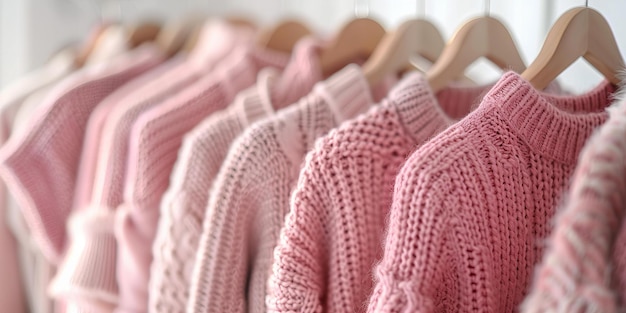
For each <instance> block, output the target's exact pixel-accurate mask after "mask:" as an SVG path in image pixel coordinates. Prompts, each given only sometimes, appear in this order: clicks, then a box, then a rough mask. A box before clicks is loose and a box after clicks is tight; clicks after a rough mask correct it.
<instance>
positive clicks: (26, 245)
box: [0, 49, 75, 313]
mask: <svg viewBox="0 0 626 313" xmlns="http://www.w3.org/2000/svg"><path fill="white" fill-rule="evenodd" d="M74 58H75V51H74V50H73V49H64V50H63V51H61V52H59V53H58V54H57V55H56V56H54V57H53V58H52V59H51V60H50V62H48V63H47V64H46V65H44V66H43V67H41V68H40V69H37V70H35V71H33V72H31V73H28V74H27V75H26V76H24V77H22V78H20V79H18V80H17V81H15V82H13V83H12V84H10V85H8V86H7V87H5V88H3V89H2V90H0V144H5V143H6V142H7V140H8V139H9V137H10V136H11V135H12V134H13V130H14V129H15V128H16V127H14V125H15V118H16V117H17V115H18V111H19V110H20V109H21V107H22V105H23V104H24V103H25V102H28V100H29V99H30V98H31V97H32V95H33V94H37V93H40V92H43V90H45V89H49V88H50V85H52V84H54V83H56V82H58V81H59V80H61V79H62V78H63V77H65V76H66V75H68V74H69V73H71V71H73V70H74V68H75V66H74V62H73V60H74ZM22 122H25V121H22ZM12 200H13V199H12V197H11V196H10V194H9V193H8V190H7V189H6V186H5V185H4V182H0V256H2V257H1V258H0V277H2V284H0V303H2V309H3V311H7V312H16V313H22V312H26V311H27V310H28V309H27V307H30V308H31V310H33V309H32V308H33V307H35V308H36V307H38V304H41V303H42V302H44V301H37V299H38V295H39V294H38V293H37V292H36V291H37V289H38V286H34V285H32V284H31V282H32V281H33V280H34V279H30V278H31V277H32V276H34V274H36V270H35V269H33V267H31V265H32V264H29V263H27V262H29V261H31V260H32V259H33V258H32V257H31V256H30V255H29V254H30V253H31V251H32V249H31V248H32V247H33V245H32V242H31V241H30V240H29V239H30V236H29V232H28V229H27V228H26V227H19V226H22V225H23V224H18V223H14V221H15V220H23V218H22V217H21V216H16V215H21V212H15V207H14V206H10V202H12ZM20 274H21V275H20ZM31 274H32V275H31ZM39 290H41V288H39ZM27 303H28V306H27V305H26V304H27Z"/></svg>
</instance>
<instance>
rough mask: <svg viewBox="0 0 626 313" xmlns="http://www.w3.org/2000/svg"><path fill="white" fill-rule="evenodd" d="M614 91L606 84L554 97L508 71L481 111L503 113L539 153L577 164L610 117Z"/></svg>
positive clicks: (484, 102)
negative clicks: (609, 110) (595, 130)
mask: <svg viewBox="0 0 626 313" xmlns="http://www.w3.org/2000/svg"><path fill="white" fill-rule="evenodd" d="M613 92H615V87H614V86H612V85H611V84H610V83H609V82H607V81H604V82H602V83H601V84H600V85H598V86H597V87H596V88H594V89H593V90H591V91H589V92H587V93H585V94H582V95H578V96H557V95H550V94H546V93H544V92H541V91H538V90H536V89H535V88H534V87H533V86H532V85H531V84H530V83H529V82H527V81H526V80H524V79H523V78H522V77H521V76H520V75H519V74H516V73H514V72H508V73H506V74H504V76H503V77H502V78H501V79H500V80H499V81H498V83H497V84H496V85H495V86H494V88H493V89H492V90H491V91H489V93H488V94H487V95H486V96H485V98H484V100H483V103H482V104H481V106H480V109H481V110H489V109H492V108H496V109H497V110H499V111H500V114H501V118H503V119H504V120H506V122H507V123H508V124H509V125H510V127H511V130H512V131H513V132H515V133H517V135H518V136H519V137H520V138H521V139H522V140H523V141H524V142H525V143H526V144H527V145H528V146H529V147H530V148H531V149H532V150H533V151H535V152H536V153H539V154H541V155H543V156H545V157H546V158H550V159H554V160H556V161H559V162H563V163H567V164H574V163H575V162H576V160H577V158H578V154H579V153H580V150H581V149H582V147H583V146H584V144H585V141H586V140H587V139H588V138H589V136H590V135H591V133H592V132H593V130H594V129H595V128H596V127H598V126H600V125H602V124H603V123H604V122H605V121H606V119H607V118H608V113H607V112H606V111H605V109H606V108H607V107H608V106H609V105H610V103H611V101H612V93H613Z"/></svg>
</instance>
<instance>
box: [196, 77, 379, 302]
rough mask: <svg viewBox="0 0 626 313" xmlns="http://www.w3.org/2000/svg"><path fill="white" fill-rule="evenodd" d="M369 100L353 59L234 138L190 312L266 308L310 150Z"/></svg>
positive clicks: (211, 207) (216, 189)
mask: <svg viewBox="0 0 626 313" xmlns="http://www.w3.org/2000/svg"><path fill="white" fill-rule="evenodd" d="M385 91H386V90H382V92H383V93H386V92H385ZM383 95H384V94H383ZM372 103H373V99H372V92H371V91H370V88H369V86H368V84H367V82H366V80H365V78H364V77H363V74H362V73H361V70H360V68H359V67H358V66H356V65H350V66H348V67H346V68H344V69H343V70H342V71H340V72H339V73H337V74H335V75H333V76H332V77H331V78H329V79H328V80H326V81H324V82H322V83H319V84H317V85H316V86H315V87H314V89H313V92H312V93H311V94H309V95H308V96H306V97H304V98H302V99H301V100H300V101H299V102H298V103H297V104H294V105H292V106H290V107H288V108H287V109H285V110H283V111H280V112H278V114H277V115H276V116H274V117H272V118H269V119H266V120H264V121H261V122H259V123H257V124H255V125H254V126H252V127H251V128H250V129H248V130H247V131H246V132H244V134H243V135H242V136H241V137H240V138H239V139H237V140H236V141H235V142H234V143H233V145H232V147H231V149H230V151H229V153H228V155H227V157H226V159H225V161H224V164H223V165H222V168H221V169H220V172H219V174H218V177H217V178H216V180H215V184H214V186H213V188H212V191H211V196H210V199H209V204H208V208H207V210H206V216H205V220H204V225H203V233H202V236H201V238H200V245H199V249H198V254H197V256H196V264H195V267H194V270H193V283H192V289H191V294H190V302H189V306H188V308H187V311H188V312H198V313H199V312H202V313H206V312H244V311H245V310H246V308H247V311H249V312H265V310H266V308H265V296H266V284H267V279H268V278H269V274H270V270H271V264H272V252H273V250H274V247H275V245H276V243H277V242H278V235H279V232H280V229H281V227H282V226H283V219H284V216H285V214H286V213H287V211H288V210H289V196H290V193H291V190H292V188H293V187H294V185H295V183H296V180H297V177H298V172H299V170H300V166H301V163H302V161H303V159H304V156H305V154H306V152H307V151H308V150H310V149H311V148H312V147H313V144H314V142H315V140H316V139H317V138H319V137H321V136H323V135H325V134H326V133H327V132H328V131H329V130H330V129H332V128H334V127H336V126H337V125H338V124H340V123H341V122H343V121H345V120H347V119H350V118H353V117H355V116H356V115H358V114H360V113H363V112H365V111H366V110H367V109H368V108H369V107H370V106H371V105H372Z"/></svg>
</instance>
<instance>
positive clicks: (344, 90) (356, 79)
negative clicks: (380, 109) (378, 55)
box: [314, 64, 374, 125]
mask: <svg viewBox="0 0 626 313" xmlns="http://www.w3.org/2000/svg"><path fill="white" fill-rule="evenodd" d="M314 90H315V92H316V93H318V94H319V95H321V96H322V97H323V98H324V101H325V102H326V103H327V104H328V106H329V107H330V109H331V110H332V112H333V114H334V116H335V121H336V122H337V125H339V124H341V123H342V122H344V121H346V120H349V119H352V118H354V117H355V116H357V115H358V114H360V113H363V112H365V111H367V110H368V109H369V107H370V106H371V105H372V104H373V103H374V98H373V96H372V90H371V88H370V86H369V84H368V82H367V80H366V79H365V76H364V75H363V71H362V70H361V68H360V67H359V66H358V65H356V64H350V65H348V66H346V67H344V68H343V69H342V70H340V71H339V72H337V73H335V74H334V75H332V76H331V77H329V78H328V79H326V80H325V81H323V82H321V83H319V84H317V85H315V87H314Z"/></svg>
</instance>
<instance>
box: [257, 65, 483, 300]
mask: <svg viewBox="0 0 626 313" xmlns="http://www.w3.org/2000/svg"><path fill="white" fill-rule="evenodd" d="M488 90H489V89H487V88H486V87H472V88H457V87H455V88H447V89H444V90H442V91H441V92H439V93H438V94H437V95H436V96H435V95H434V94H433V92H432V91H431V90H430V87H429V85H428V82H427V80H426V79H425V78H423V76H422V75H420V74H417V73H412V74H409V75H408V76H407V77H405V78H404V79H403V80H402V82H401V83H400V84H399V85H398V86H396V87H394V89H393V90H392V91H391V92H390V94H389V96H388V98H387V99H386V100H384V101H383V103H382V104H381V105H379V106H376V107H374V108H372V109H371V110H370V111H369V112H368V113H367V114H365V115H363V116H361V117H359V118H357V119H355V120H354V121H350V122H348V123H346V124H345V125H343V126H342V127H340V128H338V129H336V130H333V131H331V132H330V133H329V134H328V136H326V137H324V138H323V139H322V140H319V141H318V142H317V143H316V145H315V149H314V150H313V151H312V152H311V153H309V154H308V155H307V158H306V164H305V166H304V168H303V170H302V172H301V173H300V177H299V180H298V184H297V187H296V189H295V191H294V195H293V199H292V200H291V206H290V207H291V208H290V211H289V213H288V215H287V218H286V221H285V226H284V228H283V229H282V231H281V235H280V241H279V243H278V245H277V247H276V249H275V251H274V265H273V271H272V276H271V277H270V280H269V287H268V293H269V295H268V297H267V306H268V311H269V312H364V311H365V310H366V309H367V307H366V306H365V305H364V304H365V303H366V302H367V299H368V297H369V295H370V293H371V289H372V288H373V279H372V276H373V273H372V268H373V267H374V265H375V264H376V262H378V261H379V260H380V258H381V256H382V245H381V242H382V240H383V234H384V229H385V219H386V217H387V213H388V212H389V208H390V207H391V198H392V195H393V184H394V180H395V178H396V175H397V174H398V171H399V170H400V168H401V166H402V164H403V163H404V161H405V160H406V158H407V157H408V156H409V155H410V153H411V152H413V151H415V149H417V148H418V147H419V146H421V145H422V144H424V143H425V142H426V141H428V140H429V139H430V138H432V137H433V136H435V135H437V134H438V133H440V132H441V131H443V130H445V129H446V128H448V127H449V126H450V125H452V124H453V123H454V121H455V120H457V119H459V118H462V117H464V116H465V115H466V114H467V113H469V112H470V109H471V108H472V106H473V104H474V103H476V102H479V101H480V95H481V94H483V93H485V92H487V91H488Z"/></svg>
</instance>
